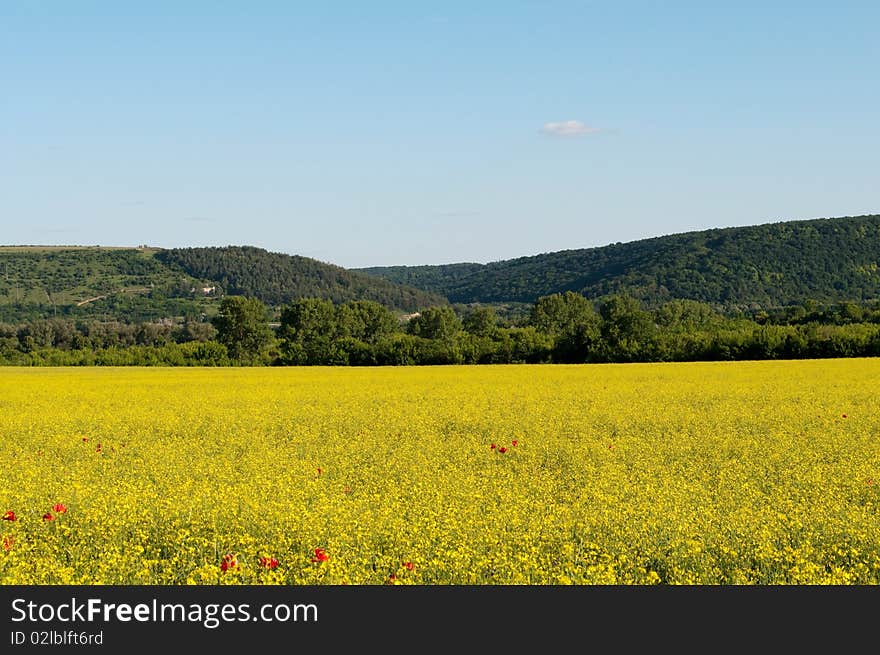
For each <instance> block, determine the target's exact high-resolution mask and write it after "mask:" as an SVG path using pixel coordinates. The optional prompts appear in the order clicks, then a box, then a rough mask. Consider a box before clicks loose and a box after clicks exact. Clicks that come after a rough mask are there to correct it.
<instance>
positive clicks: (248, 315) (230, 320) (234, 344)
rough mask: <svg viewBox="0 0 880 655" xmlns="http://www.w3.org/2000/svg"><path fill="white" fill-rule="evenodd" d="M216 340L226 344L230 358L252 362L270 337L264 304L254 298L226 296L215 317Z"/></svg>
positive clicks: (267, 343)
mask: <svg viewBox="0 0 880 655" xmlns="http://www.w3.org/2000/svg"><path fill="white" fill-rule="evenodd" d="M213 322H214V327H215V328H216V329H217V339H218V340H219V341H220V343H221V344H223V345H224V346H226V348H227V350H228V352H229V357H230V358H232V359H234V360H241V361H244V362H252V361H254V360H256V359H258V358H259V357H260V355H261V353H262V351H263V349H264V348H265V347H266V346H267V345H269V342H270V341H271V340H272V330H271V328H269V324H268V321H267V310H266V306H265V305H264V304H263V303H262V302H260V301H259V300H257V299H256V298H245V297H243V296H227V297H226V298H224V299H223V300H222V302H221V303H220V311H219V312H218V314H217V316H215V317H214V321H213Z"/></svg>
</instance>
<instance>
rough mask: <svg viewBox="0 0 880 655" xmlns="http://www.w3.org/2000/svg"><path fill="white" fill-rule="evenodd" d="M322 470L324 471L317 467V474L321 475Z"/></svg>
mask: <svg viewBox="0 0 880 655" xmlns="http://www.w3.org/2000/svg"><path fill="white" fill-rule="evenodd" d="M323 472H324V471H322V470H321V468H320V467H318V475H321V474H322V473H323Z"/></svg>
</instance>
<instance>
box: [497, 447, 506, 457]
mask: <svg viewBox="0 0 880 655" xmlns="http://www.w3.org/2000/svg"><path fill="white" fill-rule="evenodd" d="M498 452H499V453H501V454H502V455H503V454H504V453H506V452H507V448H505V447H504V446H501V448H499V449H498Z"/></svg>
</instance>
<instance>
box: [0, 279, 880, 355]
mask: <svg viewBox="0 0 880 655" xmlns="http://www.w3.org/2000/svg"><path fill="white" fill-rule="evenodd" d="M856 309H858V308H856ZM859 311H860V312H861V313H859V314H857V313H856V311H855V310H854V309H853V308H847V307H844V308H842V309H841V308H826V309H824V310H821V311H820V310H819V309H816V310H815V312H814V315H815V316H827V317H835V318H834V319H833V320H831V319H830V318H829V319H828V320H826V321H825V322H820V321H818V320H814V321H810V322H803V320H802V317H801V316H800V312H797V313H796V314H797V320H794V321H789V322H778V321H774V320H771V319H770V318H769V317H760V318H759V319H757V320H756V319H755V318H754V317H752V318H747V317H743V316H738V317H730V316H724V315H722V314H719V313H718V312H716V311H714V310H713V309H712V308H711V307H710V306H709V305H706V304H703V303H699V302H695V301H688V300H675V301H671V302H668V303H665V304H663V305H661V306H660V307H658V308H657V309H654V310H646V309H644V308H643V307H642V306H641V304H640V303H639V302H638V301H637V300H634V299H633V298H630V297H627V296H619V295H616V296H609V297H607V298H604V299H603V300H601V301H600V302H593V301H590V300H588V299H586V298H585V297H583V296H582V295H580V294H576V293H573V292H565V293H562V294H553V295H550V296H545V297H542V298H539V299H538V300H537V302H535V303H534V305H533V306H532V308H531V312H530V314H529V315H528V317H527V318H525V319H524V320H522V321H519V322H516V323H512V322H510V321H503V320H499V318H498V316H497V315H496V314H495V311H494V310H493V309H492V308H491V307H488V306H477V307H472V308H469V309H468V311H466V312H463V313H461V312H459V313H456V311H455V310H454V309H453V308H452V307H450V306H448V305H447V306H437V307H430V308H428V309H425V310H423V311H422V312H420V313H417V314H415V315H412V316H410V317H407V318H408V320H401V318H399V317H398V316H396V315H395V314H394V313H392V312H391V311H390V310H388V309H387V308H385V307H384V306H382V305H380V304H378V303H375V302H372V301H365V300H358V301H352V302H348V303H342V304H334V303H333V302H331V301H329V300H321V299H316V298H306V299H302V300H297V301H294V302H292V303H289V304H288V305H286V306H284V307H283V308H282V310H281V313H280V325H277V326H273V325H272V324H270V323H269V321H268V316H269V314H268V308H267V307H266V306H265V305H264V304H263V303H262V302H261V301H259V300H257V299H254V298H248V297H244V296H227V297H226V298H224V299H223V300H222V302H221V303H220V311H219V314H218V315H217V316H216V317H215V318H214V319H213V321H212V322H211V323H206V322H197V321H186V322H184V323H182V324H180V325H174V324H170V323H165V324H159V323H142V324H139V325H128V324H124V323H98V322H94V321H92V322H87V323H80V324H75V323H73V322H71V321H66V320H61V319H53V320H43V321H35V322H32V323H29V324H26V325H20V326H15V325H0V362H2V363H6V364H24V365H171V366H187V365H190V366H226V365H334V366H344V365H359V366H376V365H412V364H502V363H538V362H566V363H580V362H637V361H695V360H733V359H774V358H785V359H790V358H822V357H857V356H878V355H880V321H878V322H872V321H865V320H862V321H861V322H856V321H853V320H851V317H853V316H859V318H862V319H865V318H874V314H872V313H871V312H870V311H869V310H868V309H859ZM840 316H847V317H850V318H849V319H848V320H844V321H841V320H839V319H840Z"/></svg>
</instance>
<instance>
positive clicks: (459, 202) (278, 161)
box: [0, 0, 880, 266]
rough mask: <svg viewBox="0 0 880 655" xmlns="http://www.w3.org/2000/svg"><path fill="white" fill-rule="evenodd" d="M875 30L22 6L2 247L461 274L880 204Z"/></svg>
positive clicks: (879, 53) (784, 14)
mask: <svg viewBox="0 0 880 655" xmlns="http://www.w3.org/2000/svg"><path fill="white" fill-rule="evenodd" d="M135 5H139V6H135ZM181 5H182V6H181ZM714 5H719V6H714ZM878 25H880V3H875V2H864V3H857V2H838V3H827V2H823V3H810V2H737V3H723V6H721V4H720V3H707V2H552V1H549V0H548V1H545V2H537V1H536V2H517V1H515V0H510V1H506V2H489V1H485V2H473V1H472V2H453V1H445V2H383V1H381V0H376V1H375V2H369V3H366V2H322V3H299V2H260V1H259V0H253V1H250V2H233V1H226V2H222V1H213V2H205V1H197V0H189V1H188V2H185V3H183V2H166V1H153V2H149V3H119V2H96V1H89V0H77V2H63V1H62V0H56V1H48V0H45V1H40V0H4V1H3V2H2V3H0V225H2V237H0V242H2V243H38V244H101V245H137V244H140V243H148V244H152V245H159V246H165V247H173V246H192V245H227V244H252V245H257V246H262V247H265V248H268V249H270V250H274V251H280V252H287V253H292V254H302V255H306V256H310V257H315V258H317V259H320V260H322V261H329V262H333V263H336V264H340V265H343V266H369V265H391V264H438V263H446V262H456V261H478V262H487V261H493V260H498V259H506V258H511V257H517V256H523V255H531V254H537V253H540V252H549V251H553V250H561V249H566V248H583V247H590V246H598V245H604V244H607V243H613V242H617V241H629V240H633V239H638V238H643V237H649V236H656V235H660V234H668V233H672V232H681V231H686V230H692V229H704V228H709V227H720V226H733V225H752V224H758V223H766V222H772V221H780V220H790V219H802V218H816V217H827V216H845V215H856V214H866V213H878V212H880V128H878V123H877V115H878V107H880V83H878V78H880V73H878V71H880V39H878V38H877V28H878Z"/></svg>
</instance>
